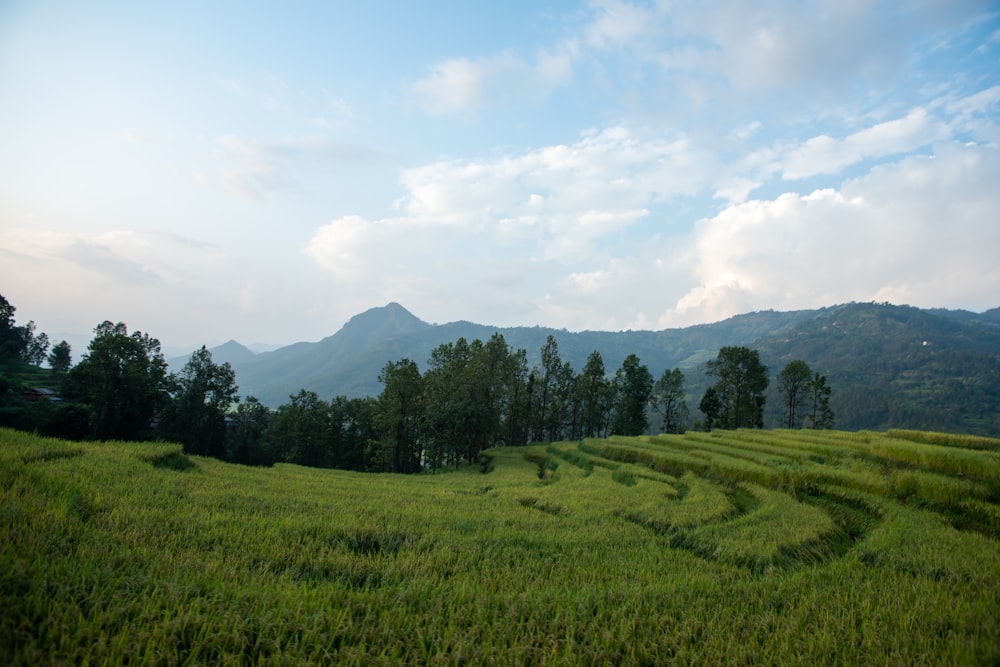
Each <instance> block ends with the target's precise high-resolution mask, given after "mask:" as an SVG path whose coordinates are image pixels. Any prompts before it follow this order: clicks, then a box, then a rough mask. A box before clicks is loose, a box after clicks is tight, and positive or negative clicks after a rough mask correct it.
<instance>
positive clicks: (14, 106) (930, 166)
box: [0, 0, 1000, 355]
mask: <svg viewBox="0 0 1000 667" xmlns="http://www.w3.org/2000/svg"><path fill="white" fill-rule="evenodd" d="M998 121H1000V5H998V4H996V3H995V2H988V1H984V2H976V1H972V0H970V1H963V0H940V1H935V0H887V1H879V0H809V1H803V2H791V1H786V0H760V1H755V2H746V1H732V0H713V2H701V1H700V0H699V1H672V0H667V1H664V2H628V1H618V0H607V1H606V0H597V1H594V2H582V3H574V2H566V1H560V2H542V1H531V2H514V1H510V2H504V3H499V2H489V3H487V2H482V3H479V2H468V1H466V0H462V1H454V2H451V1H433V0H429V1H427V2H419V3H415V2H374V1H373V2H365V3H360V2H309V1H306V0H303V1H297V2H256V1H253V0H249V1H241V2H224V1H220V2H201V1H197V2H187V1H185V0H172V1H171V2H142V3H136V2H103V1H101V0H95V1H93V2H85V3H84V2H75V1H70V0H67V1H61V0H30V1H29V0H4V1H3V2H0V294H3V295H4V296H5V297H6V298H7V300H8V301H9V302H10V303H12V304H13V305H14V306H15V307H16V308H17V314H16V317H17V321H18V323H19V324H24V323H26V322H27V320H29V319H31V320H34V321H35V322H36V325H37V328H38V330H39V331H45V332H47V333H49V335H50V337H52V338H54V339H56V340H58V339H59V338H67V340H70V339H71V338H73V339H74V340H83V341H86V340H89V337H90V334H91V332H92V330H93V328H94V327H95V326H96V325H97V324H99V323H100V322H102V321H104V320H111V321H113V322H119V321H121V322H124V323H126V325H127V326H128V327H129V330H130V331H131V330H141V331H143V332H146V333H149V334H150V335H152V336H154V337H157V338H158V339H159V340H160V341H161V342H162V343H163V345H164V348H165V349H178V350H180V349H185V348H186V349H188V350H190V349H193V348H194V347H196V346H199V345H201V344H208V345H213V344H218V343H221V342H224V341H226V340H229V339H235V340H238V341H240V342H242V343H244V344H255V343H268V344H272V345H280V344H289V343H292V342H295V341H315V340H319V339H321V338H323V337H325V336H329V335H331V334H333V333H334V332H336V331H337V330H338V329H339V328H340V327H341V326H342V325H343V324H344V323H345V322H346V321H347V320H348V319H349V318H350V317H351V316H352V315H354V314H357V313H359V312H362V311H364V310H367V309H368V308H371V307H375V306H382V305H385V304H386V303H388V302H391V301H395V302H398V303H400V304H402V305H403V306H405V307H406V308H407V309H409V310H410V311H411V312H412V313H413V314H415V315H416V316H417V317H419V318H421V319H423V320H425V321H428V322H438V323H443V322H450V321H455V320H470V321H474V322H479V323H482V324H488V325H495V326H518V325H528V326H532V325H542V326H550V327H556V328H565V329H569V330H572V331H579V330H586V329H590V330H613V331H616V330H625V329H657V330H658V329H664V328H672V327H682V326H689V325H692V324H698V323H703V322H714V321H718V320H721V319H725V318H726V317H729V316H732V315H735V314H739V313H744V312H750V311H757V310H768V309H774V310H794V309H802V308H819V307H823V306H829V305H834V304H838V303H845V302H850V301H858V302H867V301H878V302H883V301H888V302H892V303H897V304H910V305H914V306H919V307H947V308H963V309H968V310H973V311H977V312H978V311H982V310H985V309H988V308H993V307H997V306H1000V146H998V144H1000V124H998ZM74 337H78V338H74ZM71 342H72V341H71ZM84 344H85V343H84ZM77 345H79V343H77ZM74 349H75V350H76V352H77V355H78V354H79V353H80V352H82V350H80V349H79V348H78V347H77V346H76V345H75V346H74Z"/></svg>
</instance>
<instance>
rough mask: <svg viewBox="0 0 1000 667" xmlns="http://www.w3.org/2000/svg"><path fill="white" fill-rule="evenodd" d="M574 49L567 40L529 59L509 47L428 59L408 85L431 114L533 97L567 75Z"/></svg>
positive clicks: (570, 71) (533, 99)
mask: <svg viewBox="0 0 1000 667" xmlns="http://www.w3.org/2000/svg"><path fill="white" fill-rule="evenodd" d="M576 53H577V47H576V43H575V42H574V41H572V40H571V41H566V42H563V43H560V44H558V45H556V46H555V47H554V48H552V49H542V50H539V51H538V52H537V53H536V54H535V57H534V59H533V60H526V59H524V58H522V57H521V56H517V55H514V54H513V53H511V52H505V53H501V54H498V55H494V56H490V57H485V58H477V59H469V58H451V59H448V60H444V61H442V62H439V63H437V64H435V65H433V66H432V67H431V71H430V73H429V74H428V75H427V76H426V77H424V78H423V79H420V80H418V81H416V82H414V83H412V84H411V91H412V93H413V94H414V95H416V97H417V99H418V100H419V102H420V104H421V106H422V107H423V108H424V111H426V112H427V113H428V114H430V115H432V116H446V115H450V114H455V113H470V112H471V113H474V112H478V111H481V110H483V109H486V108H489V107H493V106H511V105H514V104H518V103H523V102H525V101H528V102H537V101H539V100H541V99H543V98H544V97H545V96H547V95H548V94H549V92H550V91H551V90H552V89H553V88H556V87H557V86H561V85H564V84H566V83H567V82H568V81H569V80H570V79H571V78H572V75H573V59H574V58H575V56H576Z"/></svg>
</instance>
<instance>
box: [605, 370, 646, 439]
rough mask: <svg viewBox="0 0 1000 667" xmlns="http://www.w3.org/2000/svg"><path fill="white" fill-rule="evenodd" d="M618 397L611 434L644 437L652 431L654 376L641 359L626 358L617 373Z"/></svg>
mask: <svg viewBox="0 0 1000 667" xmlns="http://www.w3.org/2000/svg"><path fill="white" fill-rule="evenodd" d="M615 385H616V387H617V388H618V398H617V400H616V401H615V414H614V420H613V421H612V425H611V432H612V433H614V434H616V435H641V434H643V433H645V432H646V429H648V428H649V420H648V419H647V418H646V405H647V404H648V403H649V397H650V395H651V394H652V393H653V375H652V373H650V372H649V369H648V368H646V367H645V366H643V365H642V364H640V363H639V357H637V356H636V355H634V354H630V355H628V356H627V357H625V361H623V362H622V366H621V368H619V369H618V371H617V372H616V373H615Z"/></svg>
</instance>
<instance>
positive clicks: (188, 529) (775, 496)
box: [0, 429, 1000, 665]
mask: <svg viewBox="0 0 1000 667" xmlns="http://www.w3.org/2000/svg"><path fill="white" fill-rule="evenodd" d="M914 437H915V436H914ZM929 437H933V436H929ZM925 449H926V451H927V452H928V453H927V454H926V455H925V456H922V455H921V452H923V451H925ZM604 454H609V455H610V454H613V455H614V456H615V457H616V458H617V460H610V459H608V458H605V456H604ZM949 456H952V457H956V458H957V459H959V460H961V461H962V462H961V463H949V462H948V461H949V460H950V459H949ZM976 457H979V458H978V459H977V458H976ZM991 457H995V452H992V451H989V450H988V449H978V450H973V449H967V448H963V447H961V446H956V444H955V443H951V444H948V445H937V446H932V445H925V444H921V443H917V442H915V441H914V440H913V439H906V440H904V439H900V438H893V437H889V436H888V435H887V434H882V433H842V432H836V431H800V430H788V431H766V432H765V431H760V430H740V431H715V432H713V433H712V434H704V433H689V434H685V435H669V436H666V435H665V436H660V437H656V438H650V437H631V438H626V437H617V438H614V439H609V440H596V439H588V440H585V441H583V442H560V443H553V444H552V445H548V446H532V447H526V448H525V447H519V448H502V449H494V450H490V451H488V452H485V453H484V459H488V465H475V466H462V467H460V468H459V469H458V470H457V471H452V472H449V473H448V474H442V475H433V476H431V475H409V476H402V475H359V474H357V473H351V472H344V471H333V470H315V469H308V468H302V467H298V466H294V465H287V464H281V465H277V466H275V467H273V468H270V469H264V468H252V467H247V466H237V465H232V464H226V463H222V462H220V461H218V460H216V459H211V458H203V457H199V456H193V455H192V456H186V455H184V454H183V452H182V448H181V446H180V445H170V444H163V443H121V442H107V443H69V442H65V441H61V440H53V439H46V438H41V437H38V436H32V435H28V434H25V433H20V432H16V431H11V430H6V429H0V609H3V610H4V613H3V614H0V637H3V639H4V641H3V642H0V662H2V663H3V664H11V665H21V664H67V663H71V664H123V663H156V664H200V663H221V664H237V663H238V664H245V663H246V664H250V663H252V664H258V663H264V664H272V663H282V664H293V663H294V664H303V663H306V664H308V663H324V664H390V663H391V664H452V663H470V664H493V663H499V664H522V663H531V664H539V665H547V664H579V663H585V664H590V663H600V664H606V663H611V664H660V663H663V662H670V661H674V662H681V663H683V664H705V665H708V664H761V663H766V664H802V665H806V664H857V663H884V662H889V663H892V664H991V663H992V662H995V661H996V660H997V658H998V657H1000V651H998V648H1000V647H998V646H997V643H996V637H997V636H998V635H1000V607H998V606H997V603H996V585H995V582H996V581H997V580H998V579H1000V550H998V549H997V548H996V539H997V536H996V533H991V532H990V531H991V530H995V526H996V525H997V522H996V517H997V516H998V514H1000V512H998V506H997V505H996V500H995V499H989V498H986V497H976V494H977V493H979V491H977V484H986V483H987V482H988V481H989V480H996V479H997V471H996V469H995V468H991V467H990V465H989V463H990V461H994V458H991ZM903 458H905V459H906V460H907V461H908V462H907V463H906V466H904V467H899V466H897V465H894V464H893V462H894V461H899V462H902V461H901V459H903ZM626 459H628V462H627V461H626ZM974 461H978V464H975V465H974V464H973V462H974ZM994 462H995V461H994ZM977 466H978V468H977ZM653 468H657V470H654V469H653ZM668 468H670V469H672V470H673V472H674V473H676V474H669V473H667V472H665V471H666V470H667V469H668ZM760 469H764V470H770V473H769V474H768V475H766V476H765V475H761V474H760V473H759V470H760ZM977 469H978V470H979V472H978V473H977V474H978V475H979V476H978V477H976V478H974V479H973V478H971V477H970V473H969V472H968V471H972V470H977ZM946 470H954V471H959V470H961V471H963V472H961V473H959V472H954V473H950V472H945V471H946ZM900 473H905V474H911V473H913V474H917V475H918V476H919V483H917V484H915V485H912V487H911V488H910V490H909V491H908V495H907V496H906V497H901V496H899V495H898V494H897V492H896V491H895V490H894V486H893V483H892V482H893V480H897V481H900V479H901V478H898V477H897V475H898V474H900ZM749 477H758V478H760V480H761V481H752V480H750V479H748V478H749ZM866 477H867V478H868V479H869V489H868V490H859V488H858V487H857V486H852V485H850V484H846V483H842V482H849V481H852V480H854V481H857V480H861V479H863V478H866ZM946 489H949V491H948V493H944V494H942V490H946ZM963 494H964V496H963ZM970 494H971V495H970ZM991 517H992V518H991ZM991 526H993V528H991Z"/></svg>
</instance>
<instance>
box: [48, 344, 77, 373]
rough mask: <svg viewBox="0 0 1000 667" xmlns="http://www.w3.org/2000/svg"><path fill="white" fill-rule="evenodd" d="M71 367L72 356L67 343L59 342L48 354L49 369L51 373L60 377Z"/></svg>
mask: <svg viewBox="0 0 1000 667" xmlns="http://www.w3.org/2000/svg"><path fill="white" fill-rule="evenodd" d="M72 365H73V356H72V354H71V350H70V346H69V343H67V342H66V341H60V342H58V343H56V344H55V345H53V346H52V350H51V351H50V352H49V368H51V369H52V372H53V373H54V374H56V375H62V374H63V373H65V372H66V371H68V370H69V367H70V366H72Z"/></svg>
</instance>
